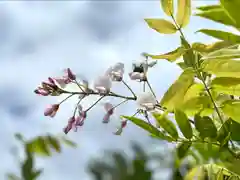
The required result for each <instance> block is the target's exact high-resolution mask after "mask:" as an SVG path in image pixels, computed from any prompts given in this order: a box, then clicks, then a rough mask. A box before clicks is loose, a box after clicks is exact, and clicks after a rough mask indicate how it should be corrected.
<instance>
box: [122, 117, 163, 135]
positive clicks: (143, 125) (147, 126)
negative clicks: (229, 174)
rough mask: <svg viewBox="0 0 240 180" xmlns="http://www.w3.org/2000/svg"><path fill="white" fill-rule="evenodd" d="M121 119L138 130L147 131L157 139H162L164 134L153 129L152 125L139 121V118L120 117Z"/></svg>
mask: <svg viewBox="0 0 240 180" xmlns="http://www.w3.org/2000/svg"><path fill="white" fill-rule="evenodd" d="M122 117H123V118H125V119H127V120H129V121H131V122H132V123H134V124H135V125H137V126H139V127H140V128H142V129H144V130H146V131H148V132H149V133H150V134H153V135H155V136H157V137H161V138H163V137H164V134H163V133H162V132H161V131H159V130H158V129H157V128H156V127H154V126H153V125H151V124H149V123H147V122H145V121H144V120H142V119H139V118H136V117H133V116H122Z"/></svg>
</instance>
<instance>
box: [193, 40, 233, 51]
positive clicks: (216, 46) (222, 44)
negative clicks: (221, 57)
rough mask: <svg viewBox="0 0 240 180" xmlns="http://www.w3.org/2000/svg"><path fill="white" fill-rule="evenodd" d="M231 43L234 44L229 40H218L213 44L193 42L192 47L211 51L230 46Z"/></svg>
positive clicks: (196, 49) (197, 49)
mask: <svg viewBox="0 0 240 180" xmlns="http://www.w3.org/2000/svg"><path fill="white" fill-rule="evenodd" d="M231 45H233V44H232V43H230V42H228V41H217V42H214V43H212V44H207V45H206V44H203V43H198V42H196V43H193V44H192V48H193V49H194V50H195V51H198V52H200V53H210V52H213V51H216V50H219V49H223V48H228V47H230V46H231Z"/></svg>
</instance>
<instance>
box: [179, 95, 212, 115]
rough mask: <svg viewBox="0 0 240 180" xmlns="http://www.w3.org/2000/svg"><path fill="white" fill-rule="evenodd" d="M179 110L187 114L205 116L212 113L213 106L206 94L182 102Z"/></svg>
mask: <svg viewBox="0 0 240 180" xmlns="http://www.w3.org/2000/svg"><path fill="white" fill-rule="evenodd" d="M181 110H182V111H184V112H185V113H186V114H187V115H188V116H194V115H195V114H196V113H200V114H201V115H202V116H207V115H210V114H212V113H213V111H214V108H213V105H212V102H211V99H210V98H209V97H208V96H198V97H193V98H190V99H188V100H187V101H186V102H184V103H183V104H182V106H181Z"/></svg>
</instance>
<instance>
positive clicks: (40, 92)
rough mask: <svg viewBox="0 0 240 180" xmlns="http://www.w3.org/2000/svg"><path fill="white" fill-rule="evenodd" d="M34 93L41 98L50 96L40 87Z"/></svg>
mask: <svg viewBox="0 0 240 180" xmlns="http://www.w3.org/2000/svg"><path fill="white" fill-rule="evenodd" d="M34 92H35V93H36V94H39V95H42V96H48V95H49V94H50V92H49V91H47V90H45V89H43V88H41V87H38V89H35V90H34Z"/></svg>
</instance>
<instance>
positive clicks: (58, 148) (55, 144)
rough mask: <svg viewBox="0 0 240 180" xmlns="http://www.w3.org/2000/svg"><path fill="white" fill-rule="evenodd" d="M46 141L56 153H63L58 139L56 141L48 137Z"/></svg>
mask: <svg viewBox="0 0 240 180" xmlns="http://www.w3.org/2000/svg"><path fill="white" fill-rule="evenodd" d="M46 141H47V142H48V144H49V145H50V146H51V147H52V148H53V149H54V150H55V151H56V152H61V146H60V143H59V141H58V139H56V138H54V137H52V136H47V137H46Z"/></svg>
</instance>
